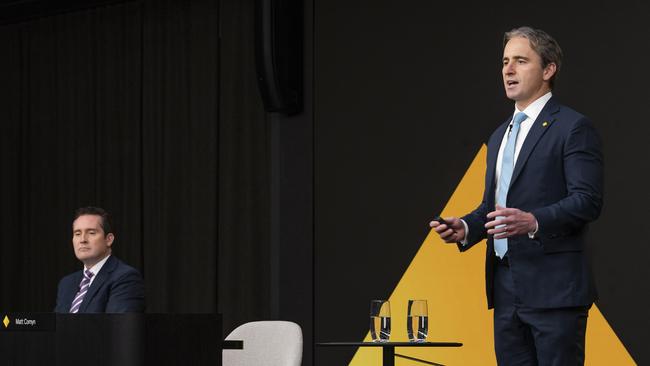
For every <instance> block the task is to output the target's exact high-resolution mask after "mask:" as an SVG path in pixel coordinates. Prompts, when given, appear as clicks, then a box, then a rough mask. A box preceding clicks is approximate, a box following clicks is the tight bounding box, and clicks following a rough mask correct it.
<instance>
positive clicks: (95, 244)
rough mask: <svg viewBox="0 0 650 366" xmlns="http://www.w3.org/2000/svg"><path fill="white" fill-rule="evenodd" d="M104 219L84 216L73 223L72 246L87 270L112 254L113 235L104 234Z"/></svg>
mask: <svg viewBox="0 0 650 366" xmlns="http://www.w3.org/2000/svg"><path fill="white" fill-rule="evenodd" d="M101 222H102V218H101V216H98V215H82V216H79V217H78V218H77V219H76V220H74V222H73V223H72V246H73V247H74V254H75V255H76V256H77V259H79V260H80V261H81V262H83V263H84V265H85V266H86V267H87V268H90V267H92V266H94V265H95V264H96V263H97V262H99V261H101V260H102V259H104V257H106V256H107V255H108V254H110V252H111V245H113V239H114V237H113V234H108V235H106V234H104V230H103V229H102V226H101Z"/></svg>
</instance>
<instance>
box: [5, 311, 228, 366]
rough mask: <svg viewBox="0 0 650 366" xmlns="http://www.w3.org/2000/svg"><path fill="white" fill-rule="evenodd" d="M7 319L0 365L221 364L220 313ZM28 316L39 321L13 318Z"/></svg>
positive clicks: (44, 316) (53, 316) (121, 365)
mask: <svg viewBox="0 0 650 366" xmlns="http://www.w3.org/2000/svg"><path fill="white" fill-rule="evenodd" d="M4 315H5V314H2V315H0V316H2V317H4ZM9 318H10V320H11V323H9V325H8V326H5V325H4V324H0V330H1V331H0V355H1V356H0V357H1V361H0V364H2V365H3V366H4V365H7V366H32V365H55V366H56V365H61V366H64V365H65V366H76V365H79V366H87V365H93V366H140V365H161V366H167V365H170V366H171V365H210V366H213V365H221V349H222V340H221V315H219V314H34V315H33V316H30V314H21V315H14V314H9ZM29 318H34V319H38V321H37V322H36V323H37V325H36V326H31V327H30V326H22V325H20V324H17V323H18V322H17V321H16V319H29ZM48 319H49V320H48ZM1 321H2V320H1V319H0V322H1ZM41 324H48V326H45V327H43V326H39V325H41Z"/></svg>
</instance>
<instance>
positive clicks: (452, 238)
mask: <svg viewBox="0 0 650 366" xmlns="http://www.w3.org/2000/svg"><path fill="white" fill-rule="evenodd" d="M443 220H445V221H447V223H448V224H449V225H445V224H441V223H439V222H438V221H431V222H430V223H429V226H431V227H432V228H433V230H435V231H436V232H437V233H438V235H440V238H442V240H444V241H445V243H458V242H459V241H461V240H463V239H465V225H463V222H462V221H460V219H458V218H455V217H449V218H447V217H443Z"/></svg>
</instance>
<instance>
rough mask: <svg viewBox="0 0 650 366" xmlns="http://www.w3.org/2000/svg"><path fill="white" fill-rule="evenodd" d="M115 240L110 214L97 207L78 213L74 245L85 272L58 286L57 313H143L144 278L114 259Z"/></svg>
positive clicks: (73, 235)
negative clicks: (112, 252) (112, 253)
mask: <svg viewBox="0 0 650 366" xmlns="http://www.w3.org/2000/svg"><path fill="white" fill-rule="evenodd" d="M114 240H115V234H113V230H112V226H111V221H110V216H109V214H108V212H106V211H104V210H103V209H101V208H98V207H83V208H80V209H78V210H77V211H76V212H75V216H74V221H73V223H72V245H73V247H74V253H75V255H76V256H77V259H79V260H80V261H81V262H82V263H83V265H84V268H83V270H81V271H78V272H75V273H72V274H70V275H68V276H66V277H64V278H63V279H62V280H61V282H59V290H58V294H57V299H56V309H55V310H54V311H55V312H57V313H127V312H144V283H143V281H142V277H141V276H140V273H139V272H138V271H137V270H136V269H134V268H133V267H130V266H129V265H127V264H125V263H124V262H122V261H120V260H119V259H117V258H116V257H115V256H113V255H111V248H112V246H113V241H114Z"/></svg>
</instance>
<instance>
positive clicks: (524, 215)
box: [485, 205, 537, 239]
mask: <svg viewBox="0 0 650 366" xmlns="http://www.w3.org/2000/svg"><path fill="white" fill-rule="evenodd" d="M487 218H488V219H494V218H496V219H495V220H492V221H489V222H488V223H487V224H485V228H486V229H488V231H487V233H488V235H494V238H495V239H503V238H509V237H511V236H515V235H527V234H528V233H532V232H534V231H535V230H536V229H537V219H536V218H535V216H534V215H533V214H531V213H530V212H524V211H522V210H520V209H517V208H506V207H501V206H499V205H497V206H496V210H494V211H492V212H490V213H489V214H487Z"/></svg>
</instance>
